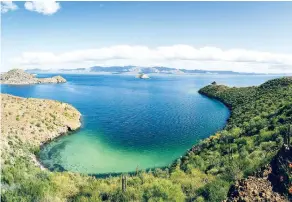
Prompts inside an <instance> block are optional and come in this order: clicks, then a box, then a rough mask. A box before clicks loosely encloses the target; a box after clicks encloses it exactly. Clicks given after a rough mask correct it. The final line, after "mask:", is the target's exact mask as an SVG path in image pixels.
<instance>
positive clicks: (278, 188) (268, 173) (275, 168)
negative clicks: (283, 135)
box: [226, 145, 292, 202]
mask: <svg viewBox="0 0 292 202" xmlns="http://www.w3.org/2000/svg"><path fill="white" fill-rule="evenodd" d="M291 182H292V147H289V146H287V145H284V146H283V147H282V149H281V150H280V151H279V152H278V153H277V155H276V156H275V157H274V158H273V160H272V161H271V162H270V163H269V164H268V165H266V166H265V167H264V168H262V169H261V170H259V171H258V172H256V173H255V174H254V176H249V177H248V178H246V179H241V180H239V181H236V182H235V184H234V185H233V186H231V188H230V190H229V193H228V199H227V200H226V201H227V202H231V201H240V202H241V201H275V202H282V201H283V202H284V201H285V202H286V201H292V192H291V191H290V190H292V184H291ZM283 195H286V196H287V197H288V198H287V197H284V196H283Z"/></svg>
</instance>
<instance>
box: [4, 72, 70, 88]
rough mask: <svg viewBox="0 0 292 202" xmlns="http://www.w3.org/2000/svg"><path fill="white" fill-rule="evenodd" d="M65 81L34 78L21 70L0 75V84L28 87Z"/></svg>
mask: <svg viewBox="0 0 292 202" xmlns="http://www.w3.org/2000/svg"><path fill="white" fill-rule="evenodd" d="M65 82H66V79H64V78H63V77H61V76H54V77H51V78H36V77H35V76H34V75H33V74H30V73H27V72H25V71H24V70H22V69H13V70H10V71H8V72H6V73H3V74H1V76H0V84H9V85H28V84H41V83H65Z"/></svg>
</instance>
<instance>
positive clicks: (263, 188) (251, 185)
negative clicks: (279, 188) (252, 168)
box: [226, 176, 288, 202]
mask: <svg viewBox="0 0 292 202" xmlns="http://www.w3.org/2000/svg"><path fill="white" fill-rule="evenodd" d="M226 201H227V202H231V201H242V202H243V201H274V202H286V201H287V202H288V200H287V199H286V198H285V197H284V196H282V195H280V194H279V193H277V192H274V191H273V186H272V184H271V182H270V181H269V180H268V179H267V177H264V178H259V177H254V176H250V177H248V178H246V179H242V180H239V181H237V182H236V183H235V185H233V186H232V188H231V190H230V191H229V198H228V200H226Z"/></svg>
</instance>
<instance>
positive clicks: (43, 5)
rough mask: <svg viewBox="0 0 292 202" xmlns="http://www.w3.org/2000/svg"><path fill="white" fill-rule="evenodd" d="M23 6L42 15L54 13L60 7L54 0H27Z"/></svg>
mask: <svg viewBox="0 0 292 202" xmlns="http://www.w3.org/2000/svg"><path fill="white" fill-rule="evenodd" d="M24 7H25V8H26V9H27V10H29V11H34V12H37V13H41V14H44V15H52V14H54V13H56V12H57V11H58V10H59V9H60V8H61V6H60V3H57V2H56V1H54V0H38V1H27V2H25V4H24Z"/></svg>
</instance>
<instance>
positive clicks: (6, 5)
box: [1, 1, 18, 13]
mask: <svg viewBox="0 0 292 202" xmlns="http://www.w3.org/2000/svg"><path fill="white" fill-rule="evenodd" d="M16 9H18V7H17V5H16V4H15V3H13V2H12V1H2V2H1V13H7V12H8V11H14V10H16Z"/></svg>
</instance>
